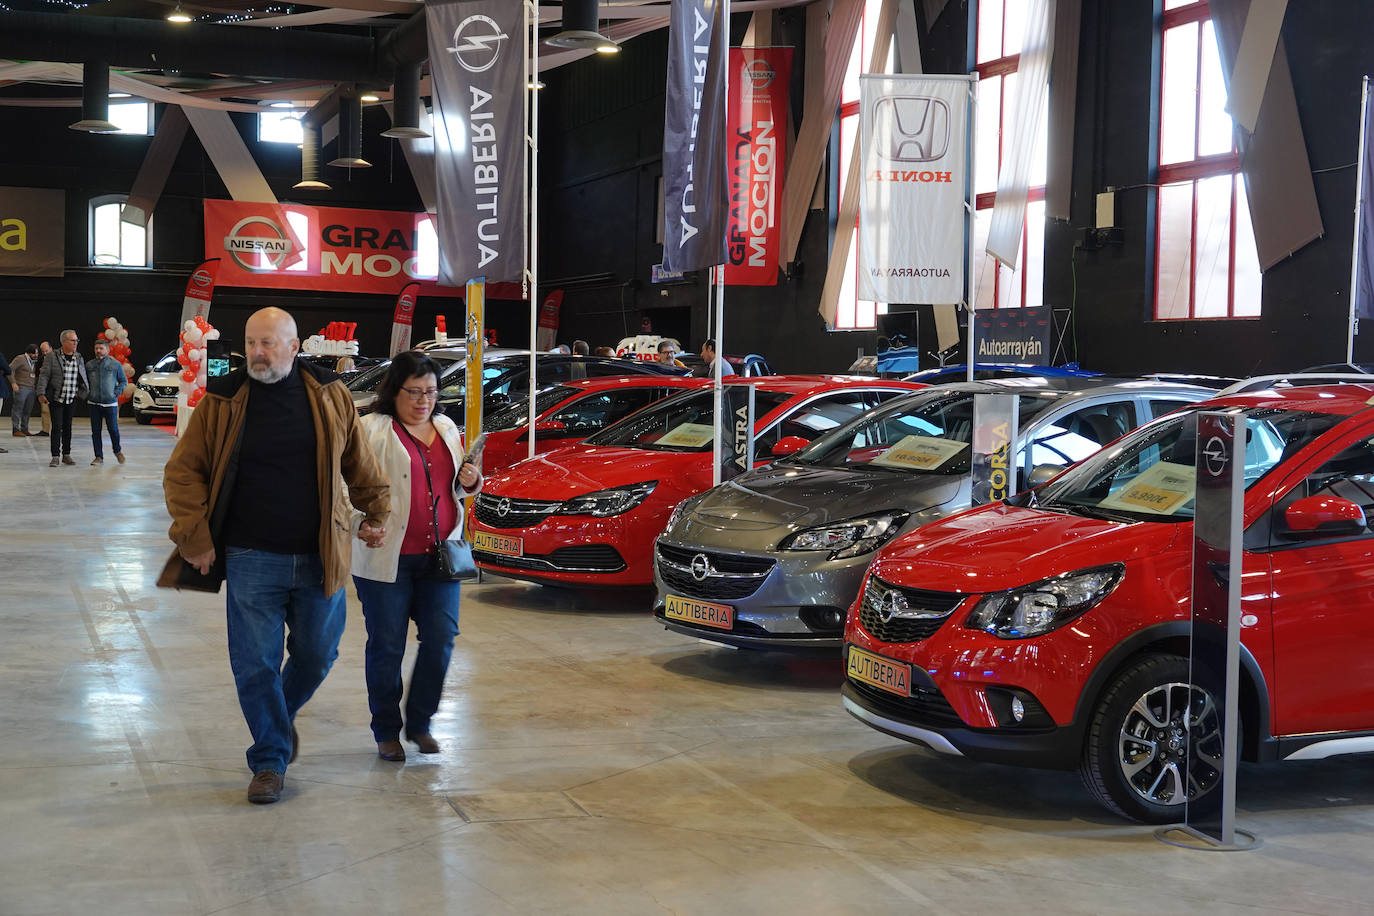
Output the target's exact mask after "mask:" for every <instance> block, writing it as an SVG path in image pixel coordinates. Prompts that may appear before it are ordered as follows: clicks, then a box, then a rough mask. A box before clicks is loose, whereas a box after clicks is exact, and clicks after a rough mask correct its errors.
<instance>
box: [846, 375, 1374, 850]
mask: <svg viewBox="0 0 1374 916" xmlns="http://www.w3.org/2000/svg"><path fill="white" fill-rule="evenodd" d="M1372 395H1374V385H1357V384H1349V385H1331V384H1327V385H1321V386H1316V387H1290V388H1282V389H1275V390H1268V391H1264V392H1258V393H1252V394H1237V395H1230V396H1225V395H1224V393H1223V396H1220V397H1218V398H1216V399H1213V400H1210V401H1204V402H1202V403H1200V404H1197V405H1195V406H1193V407H1189V408H1186V409H1185V410H1182V411H1179V412H1176V413H1173V414H1169V415H1167V416H1165V417H1162V418H1160V419H1158V420H1156V421H1154V422H1153V423H1150V424H1148V425H1146V426H1144V427H1142V428H1140V429H1138V430H1136V431H1135V432H1134V433H1131V434H1129V435H1127V436H1125V437H1124V438H1122V439H1119V440H1118V441H1117V442H1115V443H1113V444H1112V445H1110V446H1108V447H1107V448H1105V449H1103V450H1102V451H1101V452H1098V453H1097V454H1096V455H1094V456H1092V457H1090V458H1088V459H1087V460H1085V461H1083V462H1082V463H1081V464H1079V465H1076V466H1075V467H1073V468H1071V469H1070V470H1067V471H1065V472H1064V473H1062V474H1060V475H1059V476H1058V477H1055V478H1054V479H1053V480H1051V481H1050V482H1049V483H1047V484H1045V485H1043V486H1041V487H1039V488H1038V489H1036V490H1032V491H1028V492H1027V493H1023V494H1020V495H1018V496H1016V497H1013V498H1011V499H1009V500H1007V501H1005V502H1002V503H994V504H992V505H989V506H984V507H981V508H979V509H973V510H970V511H966V512H964V513H961V514H959V515H955V516H951V517H949V518H947V519H944V520H942V521H938V522H935V523H934V524H930V525H926V526H924V527H922V528H920V529H917V530H916V531H914V532H912V533H911V534H908V535H905V536H903V537H901V538H898V539H897V540H895V541H893V542H892V543H891V544H889V545H888V546H887V547H885V548H884V549H883V550H882V551H881V552H880V553H879V555H878V556H877V558H876V559H875V560H874V562H873V565H872V567H871V568H870V569H869V573H868V577H867V579H866V581H865V584H864V588H863V590H862V592H860V594H859V597H858V600H857V601H856V602H855V604H854V606H853V607H852V608H850V611H849V615H848V619H847V621H846V627H845V642H846V645H845V672H846V679H845V685H844V688H843V703H844V705H845V707H846V709H847V710H848V711H849V712H850V713H851V714H852V715H854V716H855V717H857V718H859V719H860V720H862V721H863V722H865V723H867V724H868V725H870V726H872V727H874V728H876V729H879V730H880V731H884V732H887V733H889V734H891V735H894V736H897V737H900V738H905V739H907V740H910V741H914V742H917V743H920V744H923V745H925V746H927V747H929V748H931V749H933V750H935V751H937V752H940V753H942V754H950V755H956V756H965V757H969V758H972V759H976V760H986V761H995V762H999V763H1010V764H1022V765H1026V766H1036V767H1049V768H1061V769H1075V768H1076V769H1078V770H1079V772H1080V773H1081V775H1082V777H1083V780H1084V782H1085V784H1086V785H1087V788H1088V789H1089V791H1090V792H1091V793H1092V794H1093V795H1094V796H1095V797H1096V798H1097V799H1098V800H1099V801H1100V802H1102V803H1103V804H1104V805H1106V806H1107V807H1108V808H1110V809H1112V810H1113V811H1116V812H1117V813H1119V814H1122V815H1125V816H1126V817H1130V818H1134V819H1137V820H1141V821H1146V822H1154V823H1163V822H1172V821H1179V820H1181V819H1182V813H1183V811H1182V806H1183V804H1184V802H1185V800H1186V801H1188V802H1189V803H1190V804H1200V805H1210V804H1216V803H1217V802H1218V801H1219V798H1218V796H1219V795H1220V792H1216V791H1213V790H1214V789H1215V787H1216V785H1217V781H1218V773H1219V768H1220V765H1221V764H1220V760H1219V758H1220V755H1221V750H1220V747H1221V745H1220V737H1219V735H1218V733H1217V725H1218V723H1217V707H1218V705H1219V704H1220V703H1221V698H1220V697H1216V696H1212V695H1210V694H1209V693H1208V692H1207V691H1206V690H1204V689H1203V688H1200V687H1193V688H1190V687H1189V660H1188V647H1189V639H1190V636H1189V634H1190V601H1191V589H1192V566H1191V561H1192V548H1193V537H1192V535H1193V531H1192V528H1193V524H1192V521H1193V490H1194V481H1195V477H1196V470H1195V459H1194V455H1195V448H1196V428H1197V427H1196V422H1195V417H1194V415H1195V413H1196V412H1197V411H1199V410H1224V411H1228V412H1233V413H1238V414H1240V415H1241V416H1243V417H1244V419H1245V465H1244V473H1245V501H1244V525H1245V534H1244V562H1243V575H1242V577H1241V582H1242V591H1243V599H1242V615H1243V617H1242V620H1241V626H1242V630H1241V642H1242V660H1241V690H1240V698H1239V701H1240V703H1239V706H1240V714H1241V724H1240V734H1241V745H1242V747H1241V751H1242V758H1243V759H1247V760H1255V761H1267V760H1283V759H1288V760H1296V759H1313V758H1319V757H1327V756H1331V755H1334V754H1348V753H1355V752H1362V751H1369V750H1374V532H1371V530H1370V525H1369V521H1370V519H1371V517H1374V409H1372V408H1371V407H1370V406H1369V405H1370V404H1371V403H1374V398H1372V397H1371V396H1372ZM1221 575H1224V573H1223V574H1221ZM1189 734H1191V736H1192V738H1193V741H1192V742H1191V745H1190V744H1189V742H1187V741H1186V740H1185V738H1186V737H1187V736H1188V735H1189ZM1189 747H1191V750H1187V749H1188V748H1189ZM1185 755H1186V756H1185ZM1185 759H1186V761H1187V764H1188V765H1187V766H1186V767H1185V766H1184V765H1183V764H1184V762H1185ZM1185 773H1186V774H1187V775H1186V777H1185Z"/></svg>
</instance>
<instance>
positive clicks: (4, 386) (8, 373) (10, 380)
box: [0, 353, 19, 454]
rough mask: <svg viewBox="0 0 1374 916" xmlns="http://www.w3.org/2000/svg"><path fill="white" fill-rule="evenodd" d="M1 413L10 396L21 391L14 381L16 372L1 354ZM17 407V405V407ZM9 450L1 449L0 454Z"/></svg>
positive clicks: (11, 413) (11, 412)
mask: <svg viewBox="0 0 1374 916" xmlns="http://www.w3.org/2000/svg"><path fill="white" fill-rule="evenodd" d="M0 375H3V376H4V378H3V379H0V411H2V410H4V409H5V402H6V401H8V400H9V399H10V395H11V394H14V393H16V392H18V391H19V385H18V384H17V383H16V382H15V381H14V370H13V369H11V368H10V363H9V360H7V359H5V354H4V353H0ZM16 406H17V405H16ZM10 416H11V417H13V416H14V411H13V410H11V411H10ZM8 451H9V449H7V448H0V454H3V453H5V452H8Z"/></svg>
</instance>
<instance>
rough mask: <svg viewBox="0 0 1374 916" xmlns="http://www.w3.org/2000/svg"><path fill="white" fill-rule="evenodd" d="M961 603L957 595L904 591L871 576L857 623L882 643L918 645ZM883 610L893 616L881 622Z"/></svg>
mask: <svg viewBox="0 0 1374 916" xmlns="http://www.w3.org/2000/svg"><path fill="white" fill-rule="evenodd" d="M889 596H892V597H889ZM963 600H964V596H963V595H960V594H958V593H956V592H932V591H927V590H925V589H922V588H903V587H901V586H897V585H892V584H890V583H888V582H884V581H883V580H881V579H879V578H878V577H877V576H870V577H869V579H868V585H867V587H866V588H865V589H864V600H863V603H862V604H860V605H859V623H860V625H861V626H863V628H864V629H865V630H866V631H868V632H869V633H870V634H871V635H872V636H873V637H874V638H875V639H879V640H881V641H883V642H889V643H909V642H920V641H921V640H923V639H925V638H927V637H928V636H930V635H931V634H933V633H934V632H935V631H936V630H938V629H940V627H941V626H942V625H943V624H944V622H945V621H946V620H948V619H949V616H950V615H951V614H952V613H954V610H955V608H957V607H958V606H959V605H960V604H961V603H962V602H963ZM884 610H888V611H893V610H895V613H892V614H891V616H890V617H889V619H886V620H884V619H883V617H884V613H883V612H884ZM904 615H910V616H904Z"/></svg>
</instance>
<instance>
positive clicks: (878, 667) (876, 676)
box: [845, 646, 911, 697]
mask: <svg viewBox="0 0 1374 916" xmlns="http://www.w3.org/2000/svg"><path fill="white" fill-rule="evenodd" d="M845 674H847V675H849V676H850V677H852V678H853V679H854V680H856V681H861V682H863V683H865V684H868V685H870V686H873V687H877V688H878V689H879V690H886V691H887V692H888V693H894V694H896V695H897V696H899V697H909V696H911V666H910V665H907V664H904V663H902V662H894V661H892V659H889V658H883V657H882V656H881V655H874V654H873V653H872V652H865V651H864V650H863V649H860V648H857V647H856V646H850V647H849V658H848V660H847V661H846V662H845Z"/></svg>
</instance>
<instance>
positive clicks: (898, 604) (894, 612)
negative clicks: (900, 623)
mask: <svg viewBox="0 0 1374 916" xmlns="http://www.w3.org/2000/svg"><path fill="white" fill-rule="evenodd" d="M906 609H907V604H906V598H905V597H903V596H902V593H901V592H899V591H897V590H896V589H889V590H888V592H887V594H885V595H883V596H882V597H881V598H879V599H878V618H879V619H880V620H882V622H883V623H891V622H892V618H893V617H896V616H898V615H900V614H902V612H904V611H905V610H906Z"/></svg>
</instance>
